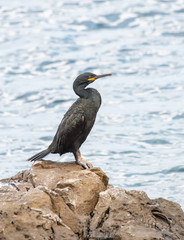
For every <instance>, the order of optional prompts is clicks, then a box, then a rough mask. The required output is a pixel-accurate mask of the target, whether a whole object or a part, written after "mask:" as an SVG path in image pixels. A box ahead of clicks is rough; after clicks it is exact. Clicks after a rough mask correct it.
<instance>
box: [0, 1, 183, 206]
mask: <svg viewBox="0 0 184 240" xmlns="http://www.w3.org/2000/svg"><path fill="white" fill-rule="evenodd" d="M85 71H91V72H94V73H96V74H99V73H101V74H103V73H109V72H111V73H113V76H112V77H109V78H104V79H99V80H98V81H96V82H95V83H93V87H95V88H97V89H98V91H99V92H100V93H101V95H102V99H103V104H102V106H101V108H100V111H99V113H98V116H97V120H96V123H95V126H94V128H93V130H92V132H91V134H90V135H89V137H88V139H87V141H86V142H85V143H84V144H83V146H82V148H81V152H82V154H83V157H84V158H85V159H86V160H88V161H91V162H92V163H93V165H94V166H95V167H100V168H102V169H103V170H104V171H105V172H106V173H107V175H108V176H109V177H110V183H111V184H114V185H117V186H121V187H123V188H126V189H127V190H130V189H136V190H141V191H146V193H147V194H148V196H149V197H151V198H157V197H164V198H167V199H170V200H173V201H176V202H178V203H180V204H181V205H182V207H184V2H183V0H176V1H171V0H148V1H142V0H136V1H121V0H114V1H110V0H81V1H79V2H78V3H77V1H74V0H63V1H57V0H40V1H36V0H33V1H28V0H25V1H20V0H18V1H2V0H0V99H1V100H0V178H5V177H10V176H12V175H14V174H16V173H17V172H18V171H21V170H23V169H26V168H29V167H30V166H31V163H29V162H27V161H26V159H27V158H29V157H30V156H32V155H33V154H35V153H37V152H38V151H40V150H43V149H44V148H46V147H47V146H48V145H49V144H50V142H51V140H52V137H53V136H54V134H55V131H56V129H57V126H58V124H59V123H60V120H61V118H62V116H63V114H64V113H65V112H66V111H67V109H68V108H69V107H70V105H71V104H72V103H73V102H74V101H75V99H76V95H75V94H74V92H73V90H72V83H73V80H74V79H75V78H76V76H77V75H79V74H80V73H82V72H85ZM46 159H51V160H57V161H73V160H74V159H73V156H72V154H66V155H63V156H62V157H59V156H58V155H49V156H48V157H47V158H46Z"/></svg>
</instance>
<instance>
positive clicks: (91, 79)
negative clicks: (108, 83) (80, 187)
mask: <svg viewBox="0 0 184 240" xmlns="http://www.w3.org/2000/svg"><path fill="white" fill-rule="evenodd" d="M107 76H112V74H111V73H108V74H102V75H96V76H95V77H93V78H88V81H95V80H96V79H98V78H102V77H107Z"/></svg>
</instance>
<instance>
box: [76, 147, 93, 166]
mask: <svg viewBox="0 0 184 240" xmlns="http://www.w3.org/2000/svg"><path fill="white" fill-rule="evenodd" d="M74 156H75V161H76V164H78V165H80V166H82V167H83V168H84V169H89V168H93V165H92V164H91V163H90V162H87V161H85V160H84V159H83V158H82V157H81V154H80V151H79V150H77V151H76V152H75V153H74Z"/></svg>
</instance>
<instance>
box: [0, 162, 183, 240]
mask: <svg viewBox="0 0 184 240" xmlns="http://www.w3.org/2000/svg"><path fill="white" fill-rule="evenodd" d="M16 239H18V240H24V239H29V240H32V239H36V240H43V239H46V240H49V239H50V240H51V239H53V240H54V239H55V240H61V239H68V240H71V239H74V240H75V239H83V240H84V239H86V240H87V239H90V240H92V239H106V240H110V239H116V240H118V239H123V240H129V239H134V240H143V239H146V240H153V239H155V240H156V239H159V240H161V239H168V240H171V239H184V213H183V211H182V209H181V208H180V206H179V205H178V204H177V203H174V202H171V201H167V200H165V199H161V198H160V199H155V200H151V199H149V198H148V197H147V195H146V194H145V193H144V192H139V191H126V190H124V189H121V188H117V187H113V186H110V185H108V177H107V176H106V175H105V173H103V172H102V170H100V169H98V168H93V169H90V170H83V169H82V167H81V166H78V165H75V163H57V162H52V161H39V162H36V163H35V164H34V165H33V166H32V167H31V168H30V170H25V171H22V172H20V173H18V174H17V175H15V176H14V177H12V178H9V179H4V180H1V181H0V240H16Z"/></svg>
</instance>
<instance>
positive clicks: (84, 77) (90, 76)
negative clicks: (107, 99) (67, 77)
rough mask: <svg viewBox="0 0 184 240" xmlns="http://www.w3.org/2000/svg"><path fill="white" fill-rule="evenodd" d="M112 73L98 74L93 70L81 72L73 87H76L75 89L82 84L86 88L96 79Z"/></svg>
mask: <svg viewBox="0 0 184 240" xmlns="http://www.w3.org/2000/svg"><path fill="white" fill-rule="evenodd" d="M111 75H112V74H111V73H109V74H103V75H96V74H94V73H91V72H85V73H82V74H80V75H79V76H78V77H77V78H76V79H75V81H74V83H73V87H74V89H75V87H78V86H82V87H83V88H85V87H86V86H87V85H89V84H90V83H93V82H94V81H95V80H96V79H98V78H102V77H107V76H111Z"/></svg>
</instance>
